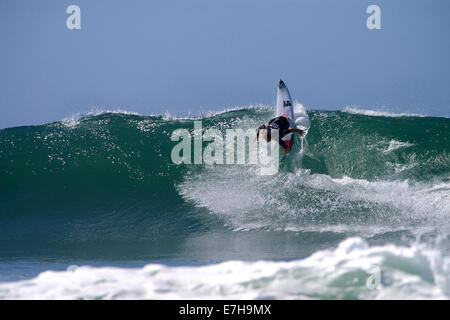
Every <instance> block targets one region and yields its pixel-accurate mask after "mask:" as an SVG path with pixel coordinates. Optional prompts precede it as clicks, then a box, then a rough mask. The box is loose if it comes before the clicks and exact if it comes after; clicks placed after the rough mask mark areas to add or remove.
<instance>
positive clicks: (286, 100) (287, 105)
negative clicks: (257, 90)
mask: <svg viewBox="0 0 450 320" xmlns="http://www.w3.org/2000/svg"><path fill="white" fill-rule="evenodd" d="M282 113H285V114H287V115H288V116H289V124H290V127H291V128H293V127H294V125H295V122H294V107H293V103H292V99H291V94H290V93H289V90H288V88H287V87H286V84H285V83H284V82H283V80H281V79H280V82H279V83H278V91H277V112H276V116H277V117H278V116H280V115H281V114H282ZM282 140H283V141H284V143H286V145H287V146H288V148H289V149H288V152H290V151H291V148H292V142H293V141H294V134H293V133H289V134H287V135H285V136H284V137H283V138H282Z"/></svg>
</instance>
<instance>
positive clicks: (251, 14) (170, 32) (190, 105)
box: [0, 0, 450, 128]
mask: <svg viewBox="0 0 450 320" xmlns="http://www.w3.org/2000/svg"><path fill="white" fill-rule="evenodd" d="M71 4H75V5H78V6H79V7H80V8H81V30H69V29H68V28H67V27H66V19H67V18H68V17H69V14H67V13H66V8H67V7H68V6H69V5H71ZM371 4H376V5H379V6H380V8H381V27H382V29H381V30H369V29H368V28H367V26H366V19H367V17H368V16H369V15H368V14H367V13H366V9H367V7H368V6H369V5H371ZM449 16H450V1H448V0H433V1H428V0H404V1H403V0H396V1H392V0H389V1H378V0H372V1H365V0H345V1H342V0H266V1H264V0H179V1H175V0H164V1H163V0H161V1H152V0H145V1H144V0H142V1H138V0H132V1H130V0H128V1H125V0H120V1H119V0H118V1H112V0H71V1H66V0H39V1H35V0H29V1H24V0H0V40H1V42H0V128H4V127H10V126H17V125H24V124H39V123H44V122H52V121H56V120H60V119H62V118H64V117H69V116H71V115H73V114H76V113H78V112H80V113H85V112H88V111H90V110H91V109H104V110H107V109H125V110H129V111H136V112H139V113H142V114H161V113H164V112H166V111H169V112H171V113H175V114H186V113H188V112H193V113H199V112H205V111H209V110H219V109H224V108H226V107H232V106H245V105H249V104H267V105H274V104H275V101H276V85H277V83H278V80H279V79H280V78H282V79H283V80H285V82H286V84H287V86H288V87H289V89H290V91H291V94H292V96H293V98H294V99H295V100H298V101H300V102H302V103H304V104H305V105H306V107H307V108H311V109H331V110H335V109H341V108H343V107H345V106H347V105H352V106H360V107H361V108H371V109H382V110H387V111H393V112H413V113H422V114H429V115H438V116H449V115H450V86H449V84H450V83H449V82H450V80H449V79H450V62H449V58H450V43H449V39H450V18H449Z"/></svg>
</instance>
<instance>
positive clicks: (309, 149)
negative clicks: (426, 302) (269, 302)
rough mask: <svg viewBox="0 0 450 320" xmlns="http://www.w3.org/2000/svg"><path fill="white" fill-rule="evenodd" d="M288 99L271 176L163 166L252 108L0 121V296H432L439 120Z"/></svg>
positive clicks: (448, 261)
mask: <svg viewBox="0 0 450 320" xmlns="http://www.w3.org/2000/svg"><path fill="white" fill-rule="evenodd" d="M296 108H297V110H300V111H302V112H307V115H308V116H309V119H310V123H308V126H309V125H310V129H309V130H308V134H307V136H306V139H305V140H303V141H301V140H300V139H299V138H298V137H297V140H296V141H295V142H294V147H293V148H294V149H293V154H292V155H291V156H290V157H288V158H287V159H286V161H284V162H283V163H282V165H281V167H280V170H279V172H278V173H277V174H275V175H273V176H263V175H260V174H258V172H259V170H258V167H257V166H255V165H250V164H248V165H175V164H173V163H172V162H171V160H170V152H171V149H172V148H173V146H174V145H175V144H176V143H175V142H172V141H171V140H170V136H171V134H172V132H173V131H174V130H176V129H179V128H187V129H188V130H191V131H192V130H193V121H194V119H195V120H201V121H202V124H203V130H207V129H209V128H216V129H219V130H221V131H222V132H224V131H225V130H226V129H231V128H241V129H249V128H256V127H257V126H258V125H259V124H260V123H264V122H265V123H267V121H268V120H269V119H270V118H271V117H272V116H273V112H274V110H273V108H271V107H266V106H256V107H243V108H235V109H230V110H226V111H223V112H215V113H213V112H212V113H208V114H205V115H199V116H195V117H175V116H171V115H167V114H166V115H152V116H144V115H140V114H137V113H133V112H126V111H108V112H105V111H96V112H91V113H89V114H86V115H76V116H74V117H71V118H68V119H64V120H62V121H58V122H54V123H50V124H43V125H38V126H27V127H16V128H7V129H3V130H0V203H1V206H0V231H1V232H0V299H42V298H44V299H448V298H449V295H450V273H449V271H450V270H449V268H450V257H449V253H450V241H449V233H450V219H449V214H450V156H449V150H448V146H449V145H450V143H449V142H450V141H449V140H450V139H449V138H450V129H449V125H450V119H448V118H438V117H428V116H425V115H415V114H413V115H411V114H394V113H389V112H376V111H372V110H362V109H357V108H344V109H343V110H341V111H323V110H308V111H305V110H304V109H302V106H301V105H299V104H297V106H296ZM206 145H207V144H206V143H204V144H203V148H204V147H206ZM373 275H377V276H378V278H379V284H378V285H377V286H376V288H373V287H371V286H370V285H368V283H367V281H368V279H369V278H370V277H371V276H373Z"/></svg>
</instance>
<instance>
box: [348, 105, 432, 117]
mask: <svg viewBox="0 0 450 320" xmlns="http://www.w3.org/2000/svg"><path fill="white" fill-rule="evenodd" d="M341 112H345V113H351V114H360V115H365V116H373V117H392V118H397V117H420V118H424V117H427V115H423V114H417V113H393V112H388V111H376V110H368V109H358V108H354V107H345V108H343V109H342V110H341Z"/></svg>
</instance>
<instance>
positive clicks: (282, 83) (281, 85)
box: [278, 79, 286, 89]
mask: <svg viewBox="0 0 450 320" xmlns="http://www.w3.org/2000/svg"><path fill="white" fill-rule="evenodd" d="M283 87H286V85H285V84H284V82H283V80H281V79H280V82H279V83H278V88H280V89H281V88H283Z"/></svg>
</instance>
